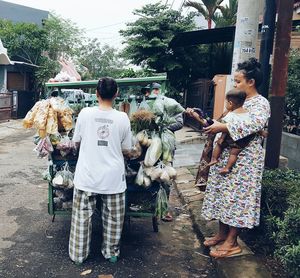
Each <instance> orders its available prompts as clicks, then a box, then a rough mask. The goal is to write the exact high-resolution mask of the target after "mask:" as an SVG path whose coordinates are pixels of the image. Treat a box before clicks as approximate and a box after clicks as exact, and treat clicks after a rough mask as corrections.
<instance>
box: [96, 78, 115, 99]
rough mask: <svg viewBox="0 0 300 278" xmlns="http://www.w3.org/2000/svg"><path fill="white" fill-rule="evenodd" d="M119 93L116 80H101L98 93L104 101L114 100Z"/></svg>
mask: <svg viewBox="0 0 300 278" xmlns="http://www.w3.org/2000/svg"><path fill="white" fill-rule="evenodd" d="M117 91H118V85H117V82H116V80H114V79H113V78H111V77H103V78H100V79H99V81H98V85H97V92H98V94H99V96H100V97H101V98H102V99H112V98H113V97H114V96H115V94H116V93H117Z"/></svg>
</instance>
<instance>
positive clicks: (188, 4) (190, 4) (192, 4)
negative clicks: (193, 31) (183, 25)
mask: <svg viewBox="0 0 300 278" xmlns="http://www.w3.org/2000/svg"><path fill="white" fill-rule="evenodd" d="M184 6H185V7H192V8H195V9H196V10H197V11H198V12H199V13H200V14H202V15H203V16H204V17H205V19H207V18H208V11H207V9H206V8H205V7H204V5H203V4H201V3H199V2H195V1H187V2H186V3H185V4H184Z"/></svg>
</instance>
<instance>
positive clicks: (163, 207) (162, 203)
mask: <svg viewBox="0 0 300 278" xmlns="http://www.w3.org/2000/svg"><path fill="white" fill-rule="evenodd" d="M167 213H168V197H167V193H166V190H165V189H164V188H163V187H160V189H159V191H158V192H157V196H156V208H155V215H156V217H157V218H158V219H162V218H164V217H165V216H166V214H167Z"/></svg>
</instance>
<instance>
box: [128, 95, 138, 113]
mask: <svg viewBox="0 0 300 278" xmlns="http://www.w3.org/2000/svg"><path fill="white" fill-rule="evenodd" d="M136 111H137V103H136V100H135V98H133V100H132V101H131V102H130V110H129V116H131V115H132V113H134V112H136Z"/></svg>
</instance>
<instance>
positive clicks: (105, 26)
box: [86, 21, 126, 31]
mask: <svg viewBox="0 0 300 278" xmlns="http://www.w3.org/2000/svg"><path fill="white" fill-rule="evenodd" d="M125 22H126V21H122V22H118V23H114V24H110V25H104V26H100V27H96V28H91V29H87V30H86V31H93V30H98V29H102V28H107V27H111V26H116V25H120V24H123V23H125Z"/></svg>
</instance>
